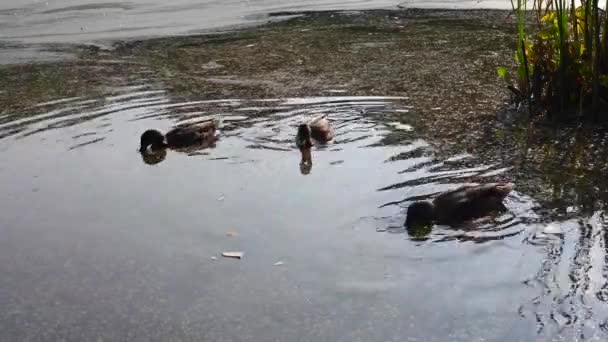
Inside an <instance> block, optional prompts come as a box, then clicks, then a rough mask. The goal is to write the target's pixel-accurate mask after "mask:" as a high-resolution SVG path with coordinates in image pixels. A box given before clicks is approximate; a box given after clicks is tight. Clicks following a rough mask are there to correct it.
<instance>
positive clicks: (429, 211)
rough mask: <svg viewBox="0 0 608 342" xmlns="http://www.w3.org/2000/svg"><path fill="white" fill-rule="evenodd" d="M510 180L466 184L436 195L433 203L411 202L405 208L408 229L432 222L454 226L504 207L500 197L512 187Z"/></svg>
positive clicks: (502, 198)
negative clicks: (406, 208)
mask: <svg viewBox="0 0 608 342" xmlns="http://www.w3.org/2000/svg"><path fill="white" fill-rule="evenodd" d="M513 187H514V186H513V184H511V183H487V184H481V185H480V184H469V185H465V186H463V187H460V188H458V189H456V190H452V191H447V192H444V193H442V194H440V195H439V196H437V197H436V198H435V199H434V200H433V201H432V202H429V201H419V202H414V203H412V204H411V205H410V206H409V207H408V210H407V218H406V220H405V225H406V227H407V228H408V229H417V227H423V226H430V225H432V224H433V223H438V224H446V225H457V224H460V223H463V222H466V221H469V220H472V219H476V218H480V217H483V216H486V215H488V214H489V213H491V212H495V211H502V210H504V209H505V206H504V204H503V200H504V199H505V197H507V195H508V194H509V193H510V192H511V191H512V190H513Z"/></svg>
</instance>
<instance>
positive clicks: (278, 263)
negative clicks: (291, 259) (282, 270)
mask: <svg viewBox="0 0 608 342" xmlns="http://www.w3.org/2000/svg"><path fill="white" fill-rule="evenodd" d="M281 265H285V263H284V262H282V261H277V262H275V263H274V264H273V266H281Z"/></svg>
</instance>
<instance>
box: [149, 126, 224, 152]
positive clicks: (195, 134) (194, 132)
mask: <svg viewBox="0 0 608 342" xmlns="http://www.w3.org/2000/svg"><path fill="white" fill-rule="evenodd" d="M215 133H216V125H215V122H214V121H206V122H203V123H199V124H195V125H188V126H181V127H176V128H174V129H172V130H170V131H169V132H167V134H165V135H163V134H162V133H161V132H159V131H157V130H154V129H149V130H147V131H145V132H144V133H143V134H142V135H141V138H140V147H139V151H140V152H142V153H144V152H145V151H146V150H147V149H148V146H149V147H150V148H151V149H153V150H158V149H163V148H167V147H168V148H177V149H179V148H184V147H189V146H192V145H196V144H205V143H210V142H213V141H215V140H216V135H215Z"/></svg>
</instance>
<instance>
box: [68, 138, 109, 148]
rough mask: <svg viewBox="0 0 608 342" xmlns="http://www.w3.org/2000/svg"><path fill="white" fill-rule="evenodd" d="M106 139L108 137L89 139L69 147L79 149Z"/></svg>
mask: <svg viewBox="0 0 608 342" xmlns="http://www.w3.org/2000/svg"><path fill="white" fill-rule="evenodd" d="M105 139H106V138H97V139H93V140H89V141H86V142H83V143H80V144H76V145H74V146H71V147H70V148H69V150H75V149H78V148H81V147H85V146H87V145H91V144H95V143H98V142H100V141H104V140H105Z"/></svg>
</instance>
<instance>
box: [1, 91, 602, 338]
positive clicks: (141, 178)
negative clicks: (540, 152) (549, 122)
mask: <svg viewBox="0 0 608 342" xmlns="http://www.w3.org/2000/svg"><path fill="white" fill-rule="evenodd" d="M140 84H141V83H140ZM29 111H30V112H31V113H28V114H29V115H23V113H8V114H6V115H4V116H2V117H0V137H1V140H0V150H1V151H2V154H3V157H4V158H5V162H4V163H3V164H2V165H1V166H0V178H1V179H2V184H3V186H5V189H3V192H2V194H0V201H1V202H2V203H3V207H4V208H5V210H4V212H3V214H2V215H1V216H0V227H1V228H0V236H2V238H1V239H0V271H1V272H2V274H3V277H2V280H0V288H2V289H7V290H6V295H5V296H0V297H2V298H3V299H0V305H2V306H3V308H6V309H5V310H4V312H3V313H2V314H0V325H1V326H2V327H3V329H2V330H3V331H6V332H7V334H8V336H9V337H10V340H24V339H28V338H32V339H42V338H43V337H42V336H52V339H60V338H75V339H77V338H81V339H84V340H87V339H91V338H93V337H95V336H98V335H96V334H97V332H96V330H95V326H96V325H95V322H98V321H100V320H101V318H102V317H112V318H110V319H109V321H106V323H104V324H106V328H104V330H103V331H102V332H99V334H101V335H99V336H104V337H105V338H107V339H109V340H113V339H114V340H115V339H121V338H124V337H125V336H131V335H130V332H131V331H140V332H141V334H143V335H144V336H148V337H149V338H150V339H155V338H156V339H160V340H163V338H166V337H167V336H174V334H175V333H176V331H179V333H178V334H182V335H184V339H192V340H196V339H197V338H198V339H199V340H216V339H218V338H219V336H221V337H225V338H228V339H230V338H238V337H240V336H242V335H241V334H243V332H241V330H240V329H242V331H244V332H245V333H246V334H250V335H251V336H255V337H256V339H260V340H263V339H265V338H264V337H270V336H272V337H274V338H276V337H277V336H279V335H280V336H288V337H293V336H296V335H297V334H304V333H306V332H309V330H310V329H312V331H314V332H313V335H314V336H316V337H319V338H320V337H330V338H331V337H332V336H333V337H336V338H335V339H332V340H352V339H353V338H354V336H355V335H357V336H359V338H362V339H363V340H378V339H392V338H396V337H399V336H405V335H407V336H413V337H416V338H420V339H422V340H427V341H435V340H436V341H442V340H444V338H445V336H447V335H448V334H454V333H453V332H454V331H456V332H457V333H455V335H453V339H452V340H461V341H469V340H471V338H472V337H476V338H486V339H489V340H495V339H496V340H518V339H519V340H526V339H528V340H529V339H530V338H531V336H534V335H535V334H538V335H539V336H548V337H552V336H558V335H561V336H567V337H572V338H574V337H579V338H581V339H588V338H589V337H593V336H603V334H604V330H607V329H606V326H607V324H608V323H606V322H607V320H608V311H606V310H605V307H604V306H603V305H602V304H603V303H604V301H605V298H607V297H608V296H607V295H606V294H605V292H606V287H607V286H608V285H606V284H608V282H607V281H606V279H608V278H606V277H607V276H608V274H607V273H606V270H605V266H604V258H605V256H606V254H605V245H606V241H607V238H606V236H605V233H604V229H603V226H604V215H603V213H601V212H598V213H596V214H595V215H593V216H592V217H591V218H589V219H581V220H578V221H576V220H571V221H566V222H556V223H554V225H558V226H559V227H561V229H562V230H563V233H559V234H554V233H545V231H544V229H545V228H546V226H547V224H548V223H547V222H543V220H544V219H543V218H542V217H539V216H538V215H537V214H536V213H535V209H537V207H538V204H536V203H535V201H534V200H533V199H531V198H529V197H527V196H526V195H524V194H522V193H519V192H517V191H515V192H513V193H512V194H511V195H509V197H508V198H507V199H506V208H507V211H506V212H505V213H504V214H501V215H499V216H497V217H493V218H492V219H490V220H488V221H482V222H475V223H474V224H471V225H467V226H462V227H458V228H451V227H446V226H435V227H433V229H432V230H429V231H425V232H422V233H420V234H416V235H420V236H424V237H427V238H428V239H419V237H420V236H415V237H414V238H413V239H412V240H409V239H407V238H405V237H407V234H405V230H404V228H403V222H404V220H405V214H406V213H405V211H406V208H407V206H408V205H409V204H410V203H411V202H412V201H416V200H421V199H430V198H432V196H434V195H436V194H438V193H440V192H442V191H446V190H451V189H454V188H456V187H458V186H461V185H462V184H465V183H469V182H471V181H477V182H484V181H492V180H497V179H499V180H500V179H501V176H502V175H503V173H504V172H505V171H506V170H507V169H505V168H504V167H503V166H501V165H493V164H486V163H484V162H483V161H482V160H479V159H477V158H476V157H475V156H473V155H469V154H462V155H457V156H454V157H452V158H448V159H445V158H440V157H438V156H437V155H436V153H435V152H434V147H433V146H432V141H426V140H424V139H422V138H421V137H420V136H419V135H418V133H417V131H416V125H415V122H414V121H411V122H410V121H408V116H407V115H404V113H408V111H415V108H412V107H411V106H410V105H409V104H408V99H407V98H399V97H349V96H336V97H318V98H286V99H225V100H204V99H201V100H194V101H192V100H191V101H185V102H184V101H179V100H177V99H174V98H171V97H169V95H168V94H167V93H166V92H165V91H164V90H163V89H162V86H160V85H157V84H155V83H154V82H150V83H149V84H146V85H133V86H131V85H127V86H123V87H114V88H113V89H112V90H111V93H110V94H108V95H107V96H102V97H99V98H82V97H74V98H65V99H58V100H55V101H51V102H47V103H41V104H38V105H35V106H34V107H32V108H31V109H29ZM323 114H327V115H328V116H329V119H330V120H331V122H332V124H333V126H334V128H335V130H336V139H335V142H334V143H333V144H330V145H327V146H321V147H315V148H314V149H313V151H312V159H313V161H314V167H312V164H310V165H309V166H305V167H302V166H301V164H300V159H301V158H300V154H299V151H298V149H297V147H296V146H295V144H294V142H293V141H294V140H293V137H294V135H295V133H296V129H297V126H298V125H299V124H300V123H302V122H305V121H307V120H308V119H310V118H311V117H314V116H318V115H323ZM208 119H217V120H219V122H220V125H219V130H220V139H219V140H218V141H217V144H216V146H214V148H208V149H207V148H206V149H202V150H186V151H173V150H163V151H157V152H156V153H151V154H146V155H144V156H141V157H140V156H138V154H137V152H136V151H137V148H138V143H139V140H138V139H139V135H140V134H141V133H142V132H143V131H144V130H146V129H148V128H156V129H159V130H161V131H167V130H168V129H169V128H170V127H172V126H173V125H176V124H187V123H195V122H199V121H204V120H208ZM142 159H143V162H144V163H142ZM148 164H152V165H154V167H153V168H150V167H148ZM58 200H59V201H58ZM234 230H238V231H239V233H240V236H242V238H240V239H237V238H232V239H230V238H226V237H225V232H226V231H234ZM378 232H388V233H393V234H379V233H378ZM232 249H239V250H245V251H246V252H247V254H246V255H247V257H246V258H245V259H244V260H242V262H239V263H236V262H233V263H228V262H224V261H225V260H217V261H211V259H210V257H211V256H215V255H219V254H218V253H221V252H222V251H224V250H232ZM544 251H546V253H547V254H546V255H544V254H542V253H540V252H544ZM541 259H542V260H541ZM277 260H280V261H282V262H283V261H284V262H285V263H286V264H287V265H288V267H284V268H283V269H281V270H279V269H273V268H272V266H271V265H273V264H274V263H275V262H277ZM541 264H542V267H541V268H540V270H539V271H538V272H536V271H537V270H538V265H541ZM535 272H536V273H535ZM260 274H263V275H262V276H260ZM420 284H427V285H428V286H425V287H424V288H421V287H420ZM429 315H430V316H429ZM253 317H265V318H264V319H263V320H262V321H261V322H260V321H254V320H252V318H253ZM284 317H288V318H289V321H290V322H293V323H289V322H285V321H284ZM428 317H432V318H431V319H429V318H428ZM522 318H523V319H522ZM404 320H405V321H407V322H408V324H407V326H408V327H409V329H408V330H407V332H406V331H404V330H402V329H400V328H395V327H396V326H400V325H401V323H402V322H403V321H404ZM368 321H369V322H373V323H374V325H373V328H371V327H368V328H365V327H363V328H361V327H357V325H359V324H360V323H361V322H368ZM24 322H29V323H28V324H33V325H35V326H38V327H45V326H46V327H50V328H39V329H38V330H36V329H28V328H25V327H24V326H23V324H24ZM161 322H162V323H161ZM233 322H236V323H233ZM327 322H329V323H327ZM233 324H236V325H239V326H240V327H241V328H240V329H237V330H234V329H226V327H227V326H232V325H233ZM325 324H327V325H325ZM154 326H156V327H154ZM53 327H54V328H53ZM376 327H380V328H381V329H378V328H376ZM288 330H289V331H292V332H290V333H287V331H288ZM345 330H346V331H356V332H353V333H352V335H349V334H346V335H343V332H344V331H345ZM268 334H271V335H268ZM292 334H296V335H292ZM66 336H67V337H66ZM280 336H279V337H280ZM361 336H362V337H361ZM286 339H289V338H286ZM313 339H314V338H313ZM566 340H570V339H566Z"/></svg>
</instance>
